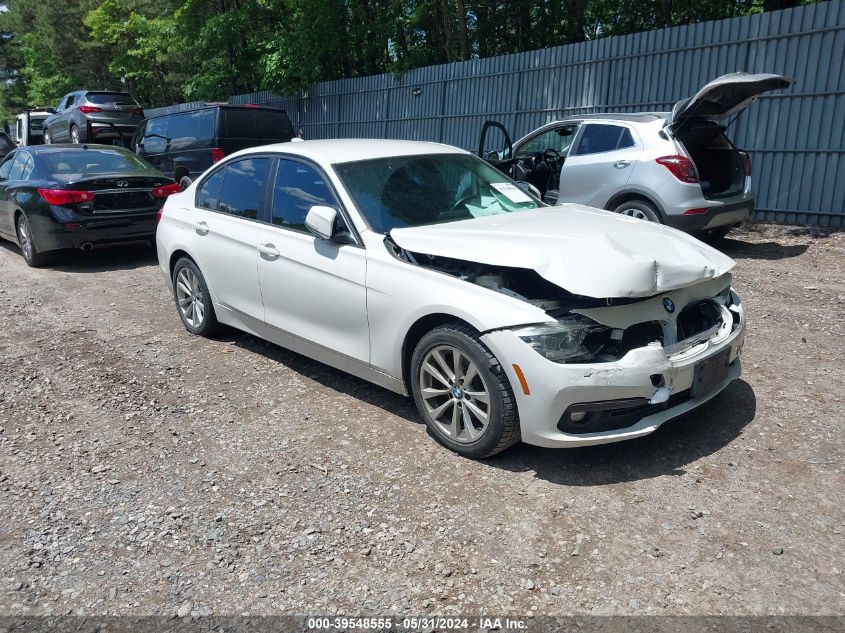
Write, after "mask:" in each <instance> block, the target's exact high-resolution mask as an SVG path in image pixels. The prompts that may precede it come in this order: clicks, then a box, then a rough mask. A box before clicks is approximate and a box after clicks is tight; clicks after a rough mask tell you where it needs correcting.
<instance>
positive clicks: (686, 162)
mask: <svg viewBox="0 0 845 633" xmlns="http://www.w3.org/2000/svg"><path fill="white" fill-rule="evenodd" d="M791 83H792V80H790V79H787V78H786V77H782V76H780V75H770V74H756V75H751V74H747V73H733V74H730V75H724V76H723V77H719V78H718V79H715V80H714V81H711V82H710V83H708V84H707V85H706V86H704V87H703V88H702V89H701V90H699V91H698V93H697V94H696V95H695V96H694V97H692V98H691V99H684V100H683V101H680V102H679V103H677V104H676V105H675V107H674V108H673V109H672V112H642V113H637V114H620V113H605V114H583V115H578V116H572V117H568V118H566V119H562V120H560V121H555V122H553V123H548V124H546V125H544V126H543V127H541V128H538V129H536V130H534V131H533V132H531V133H530V134H528V135H527V136H525V137H523V138H521V139H519V140H518V141H516V142H515V143H513V144H511V143H510V139H509V137H508V134H507V130H505V128H504V127H502V126H501V125H500V124H498V123H496V122H493V121H488V122H487V123H486V124H485V127H484V129H483V130H482V134H481V143H480V147H479V155H480V156H482V157H484V158H485V159H486V160H488V161H489V162H490V163H492V164H493V165H494V166H496V167H498V168H499V169H500V170H501V171H504V172H506V173H508V174H509V175H510V176H511V177H512V178H513V179H514V180H517V181H521V182H527V183H529V184H530V185H532V186H533V187H536V189H537V190H539V193H540V195H541V196H542V197H543V200H544V201H545V202H547V203H548V204H562V203H566V202H577V203H581V204H586V205H589V206H592V207H598V208H600V209H606V210H609V211H615V212H617V213H624V214H626V215H630V216H633V217H636V218H640V219H643V220H649V221H651V222H662V223H664V224H668V225H670V226H674V227H676V228H679V229H682V230H685V231H689V232H695V233H702V234H709V235H710V236H724V235H726V234H727V232H728V231H729V230H730V229H731V227H733V226H735V225H737V224H738V223H740V222H742V221H743V220H746V219H748V218H750V217H751V216H752V214H753V213H754V194H753V192H752V189H751V160H750V158H749V156H748V153H746V152H744V151H742V150H739V149H737V148H736V147H734V145H733V143H732V142H731V141H730V139H728V137H727V136H726V135H725V131H726V130H727V128H728V126H729V125H730V123H732V122H733V121H734V120H735V118H736V116H737V115H738V114H739V113H740V112H741V111H742V110H744V109H745V108H746V107H748V106H749V105H750V104H751V103H752V102H753V101H755V100H756V98H757V97H758V96H759V95H760V94H761V93H763V92H766V91H769V90H778V89H781V88H786V87H788V86H789V85H790V84H791ZM491 127H495V128H500V129H501V130H502V132H504V135H505V149H504V152H503V153H502V155H499V154H498V153H497V152H490V153H485V151H484V143H485V136H486V134H487V131H488V130H489V129H490V128H491Z"/></svg>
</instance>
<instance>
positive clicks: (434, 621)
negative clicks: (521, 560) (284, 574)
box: [306, 616, 528, 631]
mask: <svg viewBox="0 0 845 633" xmlns="http://www.w3.org/2000/svg"><path fill="white" fill-rule="evenodd" d="M306 625H307V627H308V628H309V629H312V630H343V631H349V630H354V629H358V630H364V631H367V630H369V631H384V630H390V629H398V630H404V631H430V630H438V631H439V630H456V631H457V630H466V629H487V630H494V631H495V630H511V631H519V630H525V629H527V628H528V625H527V623H526V622H525V621H523V620H518V619H511V618H494V617H491V618H483V617H482V618H461V617H451V618H445V617H436V616H426V617H419V618H414V617H408V618H402V619H399V618H390V617H385V618H363V617H331V618H329V617H313V618H308V620H307V622H306Z"/></svg>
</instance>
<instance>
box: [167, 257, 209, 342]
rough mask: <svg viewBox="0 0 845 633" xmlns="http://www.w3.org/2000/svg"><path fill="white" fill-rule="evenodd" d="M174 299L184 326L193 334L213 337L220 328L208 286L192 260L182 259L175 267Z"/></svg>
mask: <svg viewBox="0 0 845 633" xmlns="http://www.w3.org/2000/svg"><path fill="white" fill-rule="evenodd" d="M173 298H174V299H175V301H176V311H177V312H178V313H179V318H180V319H181V320H182V325H184V326H185V329H186V330H188V332H190V333H191V334H196V335H198V336H211V335H212V334H214V333H215V332H216V331H217V329H218V328H219V327H220V326H219V323H218V322H217V315H215V314H214V305H213V304H212V302H211V294H210V293H209V292H208V284H206V283H205V277H203V275H202V273H201V272H200V269H199V267H198V266H197V265H196V264H195V263H194V261H193V260H192V259H189V258H187V257H182V258H181V259H180V260H179V261H178V262H176V266H174V267H173Z"/></svg>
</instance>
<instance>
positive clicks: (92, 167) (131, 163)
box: [38, 148, 154, 182]
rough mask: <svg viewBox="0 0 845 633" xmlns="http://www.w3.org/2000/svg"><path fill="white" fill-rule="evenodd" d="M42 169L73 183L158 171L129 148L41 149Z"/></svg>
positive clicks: (40, 161)
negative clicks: (108, 175)
mask: <svg viewBox="0 0 845 633" xmlns="http://www.w3.org/2000/svg"><path fill="white" fill-rule="evenodd" d="M38 162H39V166H38V171H39V172H40V173H43V174H50V176H52V177H54V178H56V179H57V180H60V181H64V182H71V181H73V180H76V179H78V178H81V177H83V176H89V175H96V174H115V173H120V174H133V173H135V174H138V173H139V172H141V173H142V174H143V175H146V174H145V173H144V172H150V171H154V170H153V168H152V167H151V166H150V164H149V163H148V162H146V161H145V160H143V159H142V158H139V157H138V156H135V154H132V153H130V152H127V151H126V150H119V149H90V148H89V149H81V148H79V149H77V148H73V149H64V150H52V151H46V152H39V154H38Z"/></svg>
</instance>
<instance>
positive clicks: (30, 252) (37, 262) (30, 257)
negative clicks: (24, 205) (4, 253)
mask: <svg viewBox="0 0 845 633" xmlns="http://www.w3.org/2000/svg"><path fill="white" fill-rule="evenodd" d="M15 228H16V230H17V233H18V244H20V247H21V253H22V254H23V260H24V261H25V262H26V265H27V266H29V267H30V268H41V267H42V266H46V265H47V264H49V263H50V260H51V259H52V253H50V252H47V253H40V252H39V251H38V249H37V248H36V247H35V240H34V239H33V236H32V227H31V226H30V224H29V220H27V219H26V216H25V215H21V216H19V217H18V221H17V222H16V224H15Z"/></svg>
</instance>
